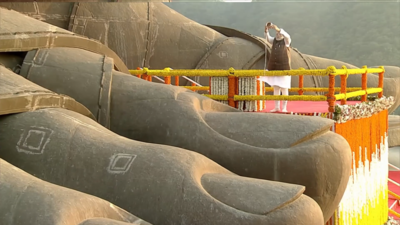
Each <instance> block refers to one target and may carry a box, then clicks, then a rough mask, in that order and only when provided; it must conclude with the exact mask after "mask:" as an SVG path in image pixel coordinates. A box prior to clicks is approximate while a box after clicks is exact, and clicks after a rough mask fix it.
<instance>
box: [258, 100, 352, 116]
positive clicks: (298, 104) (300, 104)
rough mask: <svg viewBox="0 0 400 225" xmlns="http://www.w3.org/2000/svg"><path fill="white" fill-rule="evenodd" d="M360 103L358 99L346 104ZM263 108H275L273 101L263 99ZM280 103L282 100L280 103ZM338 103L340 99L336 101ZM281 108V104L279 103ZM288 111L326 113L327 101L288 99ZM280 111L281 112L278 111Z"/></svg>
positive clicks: (265, 110) (268, 109) (267, 110)
mask: <svg viewBox="0 0 400 225" xmlns="http://www.w3.org/2000/svg"><path fill="white" fill-rule="evenodd" d="M357 103H360V101H347V104H348V105H355V104H357ZM265 104H266V105H265V109H264V110H262V112H269V111H270V110H272V109H274V108H275V101H265ZM280 104H282V102H281V103H280ZM336 104H337V105H340V101H337V102H336ZM281 109H282V105H281ZM287 111H288V113H289V114H290V113H327V112H328V102H326V101H319V102H313V101H288V104H287ZM278 113H281V112H278Z"/></svg>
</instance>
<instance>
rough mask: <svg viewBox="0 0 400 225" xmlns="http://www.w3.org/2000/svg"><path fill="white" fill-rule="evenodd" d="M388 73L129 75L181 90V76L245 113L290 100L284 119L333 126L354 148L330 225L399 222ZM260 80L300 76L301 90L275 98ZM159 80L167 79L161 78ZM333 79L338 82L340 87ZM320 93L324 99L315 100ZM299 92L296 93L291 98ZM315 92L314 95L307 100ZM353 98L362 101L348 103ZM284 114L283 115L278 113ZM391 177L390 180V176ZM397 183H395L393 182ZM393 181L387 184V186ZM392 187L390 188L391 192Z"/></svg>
mask: <svg viewBox="0 0 400 225" xmlns="http://www.w3.org/2000/svg"><path fill="white" fill-rule="evenodd" d="M384 72H385V70H384V68H383V67H379V68H367V67H366V66H364V67H363V68H361V69H347V68H346V67H345V66H343V67H342V68H341V69H336V68H335V67H333V66H330V67H328V68H326V69H318V70H305V69H303V68H299V69H296V70H283V71H264V70H235V69H233V68H230V69H229V70H172V69H171V68H166V69H164V70H149V69H147V68H143V69H141V68H137V70H130V73H131V74H132V75H136V76H138V77H140V78H142V79H145V80H148V81H151V80H152V78H153V77H154V78H156V79H159V80H160V81H162V82H163V83H165V84H168V85H171V84H172V82H171V81H172V78H174V79H173V80H174V84H175V85H177V86H178V85H179V77H183V78H185V79H187V80H189V81H190V82H191V83H192V86H185V88H187V89H190V90H193V91H203V92H206V94H203V95H204V96H207V97H209V98H211V99H214V100H216V101H219V102H221V103H223V104H228V105H229V106H232V107H234V108H237V109H239V110H242V111H245V112H258V113H269V111H270V110H271V109H273V108H274V101H275V100H287V101H288V106H287V111H288V112H285V113H284V114H293V115H303V116H319V117H325V118H328V119H332V120H334V121H335V123H334V125H333V126H332V128H331V130H332V131H333V132H335V133H337V134H340V135H341V136H343V137H344V138H345V139H346V140H347V142H348V143H349V145H350V148H351V155H352V160H353V164H352V168H351V174H349V176H350V179H349V182H348V186H347V189H346V191H345V194H344V196H343V198H342V200H341V202H340V204H339V205H338V208H337V210H336V211H335V213H334V215H332V217H331V219H330V220H329V221H328V223H327V225H337V224H339V225H341V224H346V225H348V224H352V225H353V224H354V225H356V224H357V225H382V224H385V223H386V222H387V221H388V219H389V215H390V216H391V217H393V218H396V217H398V218H397V219H399V218H400V214H399V213H400V212H399V211H400V207H397V208H396V207H395V206H396V204H399V199H398V198H399V195H400V193H398V191H399V190H398V183H397V185H396V181H394V180H393V179H395V178H394V177H395V176H398V175H399V173H400V172H399V171H390V173H389V169H388V167H389V162H388V109H389V108H390V107H391V106H392V105H393V103H394V99H393V97H391V96H383V77H384ZM368 73H377V74H379V84H378V86H377V87H367V74H368ZM355 74H361V84H362V85H361V87H347V78H348V77H349V76H351V75H355ZM310 75H312V76H328V77H329V87H325V88H315V87H304V85H303V83H304V82H303V81H304V76H310ZM193 76H206V77H210V81H209V86H201V85H200V84H198V83H196V82H195V81H194V80H192V79H190V78H189V77H193ZM260 76H299V84H298V87H297V88H291V89H289V92H290V95H289V96H282V95H280V96H274V95H270V94H267V93H269V92H272V90H273V89H272V88H271V87H265V86H264V85H265V84H264V82H262V81H260V80H259V78H260ZM160 77H164V79H161V78H160ZM335 77H340V86H339V85H338V86H339V87H336V85H335V82H336V79H335ZM317 92H323V93H326V94H325V95H315V93H317ZM293 93H297V94H293ZM305 93H314V95H305ZM351 98H359V99H357V100H355V101H348V99H351ZM277 113H282V112H277ZM389 176H390V177H389ZM395 180H396V179H395ZM388 182H389V184H388ZM389 188H390V189H389Z"/></svg>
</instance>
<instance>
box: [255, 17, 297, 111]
mask: <svg viewBox="0 0 400 225" xmlns="http://www.w3.org/2000/svg"><path fill="white" fill-rule="evenodd" d="M269 29H274V30H275V31H276V37H275V38H273V37H271V36H270V34H269ZM264 34H265V39H267V41H268V42H269V43H270V44H272V48H271V56H270V58H269V60H268V66H267V69H268V70H290V69H291V68H290V43H291V41H292V40H291V39H290V35H289V34H288V33H286V32H285V31H284V30H283V29H281V28H278V27H277V26H276V25H274V24H272V23H270V22H269V23H267V24H266V25H265V33H264ZM260 80H261V81H265V82H267V83H268V84H269V85H271V87H273V88H274V95H280V94H281V92H282V95H286V96H287V95H289V88H290V85H291V84H290V82H291V76H272V77H270V76H264V77H261V78H260ZM286 107H287V101H282V112H287V109H286ZM277 111H280V101H275V108H274V109H273V110H271V112H277Z"/></svg>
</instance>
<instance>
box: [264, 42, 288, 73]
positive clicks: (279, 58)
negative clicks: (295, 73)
mask: <svg viewBox="0 0 400 225" xmlns="http://www.w3.org/2000/svg"><path fill="white" fill-rule="evenodd" d="M268 70H290V48H289V47H286V43H285V39H282V40H279V41H278V40H276V38H274V42H273V43H272V49H271V55H270V57H269V60H268Z"/></svg>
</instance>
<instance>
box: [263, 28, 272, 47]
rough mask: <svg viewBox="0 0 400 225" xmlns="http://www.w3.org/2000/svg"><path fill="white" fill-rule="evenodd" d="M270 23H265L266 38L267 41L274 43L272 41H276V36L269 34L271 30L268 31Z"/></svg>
mask: <svg viewBox="0 0 400 225" xmlns="http://www.w3.org/2000/svg"><path fill="white" fill-rule="evenodd" d="M269 24H271V23H267V24H266V25H265V30H264V36H265V39H267V41H268V42H269V43H270V44H272V43H273V42H274V38H273V37H271V35H269V32H268V30H269V26H270V25H269Z"/></svg>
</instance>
